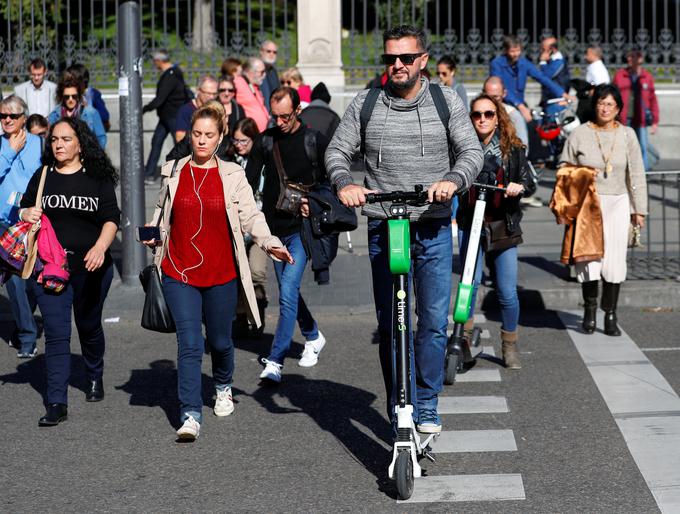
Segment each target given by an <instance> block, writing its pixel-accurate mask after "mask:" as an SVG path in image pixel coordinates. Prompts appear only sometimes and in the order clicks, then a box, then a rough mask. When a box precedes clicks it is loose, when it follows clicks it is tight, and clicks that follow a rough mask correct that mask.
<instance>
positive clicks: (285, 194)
mask: <svg viewBox="0 0 680 514" xmlns="http://www.w3.org/2000/svg"><path fill="white" fill-rule="evenodd" d="M273 154H274V164H275V166H276V172H277V173H278V174H279V197H278V199H277V200H276V210H277V211H281V212H287V213H288V214H292V215H293V216H298V215H299V214H300V207H301V206H302V199H303V198H304V197H305V196H307V193H309V191H310V190H311V186H307V185H305V184H298V183H297V182H291V181H290V180H288V177H287V176H286V171H285V170H284V169H283V161H282V160H281V152H280V151H279V144H278V143H277V142H274V147H273Z"/></svg>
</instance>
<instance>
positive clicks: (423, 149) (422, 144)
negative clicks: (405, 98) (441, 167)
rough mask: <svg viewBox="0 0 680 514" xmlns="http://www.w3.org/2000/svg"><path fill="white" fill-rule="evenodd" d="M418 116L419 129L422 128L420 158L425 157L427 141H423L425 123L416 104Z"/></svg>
mask: <svg viewBox="0 0 680 514" xmlns="http://www.w3.org/2000/svg"><path fill="white" fill-rule="evenodd" d="M416 114H417V115H418V127H419V128H420V156H421V157H425V141H424V140H423V123H422V121H420V108H419V107H418V104H416Z"/></svg>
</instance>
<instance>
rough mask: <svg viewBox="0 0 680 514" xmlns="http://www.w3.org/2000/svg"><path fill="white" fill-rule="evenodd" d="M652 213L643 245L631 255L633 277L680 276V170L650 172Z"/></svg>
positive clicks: (648, 184)
mask: <svg viewBox="0 0 680 514" xmlns="http://www.w3.org/2000/svg"><path fill="white" fill-rule="evenodd" d="M647 190H648V197H649V216H647V220H646V226H645V228H644V229H643V231H642V243H643V246H642V247H641V248H633V249H631V251H630V252H629V255H628V277H629V278H632V279H652V278H675V279H677V278H679V277H680V171H653V172H648V173H647Z"/></svg>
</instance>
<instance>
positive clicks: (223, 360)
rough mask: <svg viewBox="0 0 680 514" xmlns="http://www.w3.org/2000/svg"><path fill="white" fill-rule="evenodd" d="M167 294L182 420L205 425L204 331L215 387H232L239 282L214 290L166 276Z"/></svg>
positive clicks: (217, 287)
mask: <svg viewBox="0 0 680 514" xmlns="http://www.w3.org/2000/svg"><path fill="white" fill-rule="evenodd" d="M163 294H164V295H165V301H166V302H168V308H169V309H170V313H171V314H172V317H173V319H174V320H175V326H176V327H177V395H178V397H179V404H180V407H179V408H180V418H181V421H182V422H184V421H185V420H186V419H187V418H188V417H189V416H192V417H193V418H194V419H195V420H196V421H198V422H199V423H200V422H201V419H202V415H201V412H202V410H203V397H202V395H201V376H202V375H201V364H202V362H203V350H204V349H205V343H204V340H203V329H202V325H201V323H202V322H203V321H204V322H205V333H206V339H207V341H208V346H209V347H210V358H211V360H212V371H213V380H214V381H215V388H216V389H219V390H224V389H226V388H227V387H231V383H232V379H233V375H234V341H233V340H232V338H231V324H232V321H233V320H234V315H235V314H236V302H237V300H238V280H237V279H234V280H231V281H229V282H227V283H226V284H221V285H217V286H212V287H194V286H190V285H188V284H184V283H182V282H180V281H179V280H175V279H174V278H172V277H169V276H167V275H166V276H163Z"/></svg>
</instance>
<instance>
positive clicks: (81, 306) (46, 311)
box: [35, 265, 113, 405]
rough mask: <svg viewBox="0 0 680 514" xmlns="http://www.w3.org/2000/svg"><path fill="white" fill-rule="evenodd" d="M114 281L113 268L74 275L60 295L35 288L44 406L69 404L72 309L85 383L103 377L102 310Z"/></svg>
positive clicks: (110, 266) (103, 340) (111, 266)
mask: <svg viewBox="0 0 680 514" xmlns="http://www.w3.org/2000/svg"><path fill="white" fill-rule="evenodd" d="M112 280H113V265H109V266H108V267H106V268H100V269H98V270H97V271H94V272H91V273H90V272H87V271H81V272H77V273H73V274H72V275H71V277H70V278H69V281H68V283H67V285H66V287H65V288H64V290H63V291H62V292H61V293H53V292H51V291H46V290H44V289H43V288H42V287H36V288H35V294H36V299H37V301H38V305H39V306H40V312H41V313H42V316H43V322H44V324H45V362H46V366H47V403H48V404H49V403H63V404H64V405H66V404H67V403H68V383H69V379H70V377H71V349H70V346H71V309H73V318H74V321H75V324H76V329H77V330H78V338H79V339H80V348H81V351H82V354H83V360H84V361H85V369H86V372H87V379H88V380H99V379H101V378H102V375H103V374H104V349H105V339H104V328H103V327H102V309H103V307H104V300H106V295H107V294H108V292H109V288H110V287H111V281H112Z"/></svg>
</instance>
